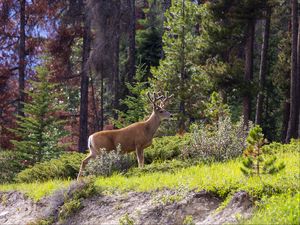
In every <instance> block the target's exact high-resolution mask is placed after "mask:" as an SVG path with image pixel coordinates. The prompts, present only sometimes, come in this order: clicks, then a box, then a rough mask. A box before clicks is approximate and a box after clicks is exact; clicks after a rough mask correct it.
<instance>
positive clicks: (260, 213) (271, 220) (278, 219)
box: [244, 193, 300, 225]
mask: <svg viewBox="0 0 300 225" xmlns="http://www.w3.org/2000/svg"><path fill="white" fill-rule="evenodd" d="M244 223H245V224H295V225H296V224H300V193H297V194H295V195H293V194H289V193H287V194H281V195H274V196H272V197H270V198H263V199H262V200H261V203H260V204H259V205H258V209H257V210H256V212H254V216H253V217H252V218H251V219H249V220H247V221H245V222H244Z"/></svg>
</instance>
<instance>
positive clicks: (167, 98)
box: [160, 91, 174, 107]
mask: <svg viewBox="0 0 300 225" xmlns="http://www.w3.org/2000/svg"><path fill="white" fill-rule="evenodd" d="M173 96H174V95H173V94H171V95H170V96H169V92H168V91H166V92H165V95H164V96H163V99H162V100H161V102H160V107H165V106H166V104H167V103H168V101H169V100H170V99H171V98H172V97H173Z"/></svg>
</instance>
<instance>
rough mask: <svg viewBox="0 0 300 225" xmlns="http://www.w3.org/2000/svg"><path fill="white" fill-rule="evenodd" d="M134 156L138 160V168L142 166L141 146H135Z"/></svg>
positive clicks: (142, 150)
mask: <svg viewBox="0 0 300 225" xmlns="http://www.w3.org/2000/svg"><path fill="white" fill-rule="evenodd" d="M136 157H137V160H138V164H139V167H140V168H143V167H144V149H143V148H139V147H137V148H136Z"/></svg>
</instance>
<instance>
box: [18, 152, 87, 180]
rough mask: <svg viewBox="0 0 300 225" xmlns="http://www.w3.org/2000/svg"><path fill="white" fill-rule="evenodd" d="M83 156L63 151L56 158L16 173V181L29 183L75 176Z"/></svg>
mask: <svg viewBox="0 0 300 225" xmlns="http://www.w3.org/2000/svg"><path fill="white" fill-rule="evenodd" d="M84 157H85V155H84V154H81V153H65V154H63V155H61V156H60V157H59V158H58V159H52V160H50V161H46V162H43V163H37V164H35V165H34V166H33V167H31V168H28V169H25V170H23V171H21V172H20V173H19V174H18V175H17V177H16V181H18V182H26V183H30V182H34V181H47V180H50V179H68V178H71V179H73V178H76V176H77V174H78V171H79V168H80V164H81V161H82V160H83V158H84Z"/></svg>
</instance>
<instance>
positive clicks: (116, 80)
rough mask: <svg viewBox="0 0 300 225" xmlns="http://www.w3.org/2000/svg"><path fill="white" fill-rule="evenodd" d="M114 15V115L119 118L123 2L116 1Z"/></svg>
mask: <svg viewBox="0 0 300 225" xmlns="http://www.w3.org/2000/svg"><path fill="white" fill-rule="evenodd" d="M114 11H115V12H114V17H115V21H114V22H115V23H114V26H115V29H114V35H113V51H114V54H113V57H114V58H113V96H114V97H113V115H114V118H115V119H117V116H118V115H117V113H116V112H115V110H118V109H119V106H120V104H119V101H120V96H121V92H122V90H121V89H122V88H121V87H120V76H119V73H120V70H119V61H120V57H119V53H120V19H121V18H120V17H121V2H120V1H115V5H114Z"/></svg>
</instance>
